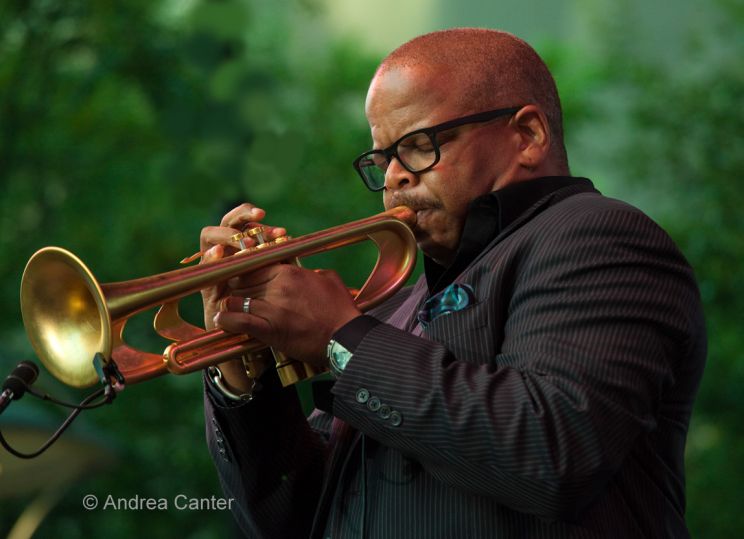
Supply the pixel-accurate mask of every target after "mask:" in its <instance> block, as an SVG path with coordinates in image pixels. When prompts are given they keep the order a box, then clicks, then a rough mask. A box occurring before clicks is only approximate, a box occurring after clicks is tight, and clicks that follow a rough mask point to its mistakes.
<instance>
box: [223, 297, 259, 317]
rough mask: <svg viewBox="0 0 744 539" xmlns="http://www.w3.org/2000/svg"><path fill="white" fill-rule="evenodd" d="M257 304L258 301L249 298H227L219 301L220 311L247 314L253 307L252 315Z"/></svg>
mask: <svg viewBox="0 0 744 539" xmlns="http://www.w3.org/2000/svg"><path fill="white" fill-rule="evenodd" d="M257 303H258V299H257V298H252V297H251V296H228V297H226V298H222V301H220V311H221V312H233V313H244V314H249V313H250V312H251V307H253V309H254V311H253V314H256V313H255V308H256V305H257Z"/></svg>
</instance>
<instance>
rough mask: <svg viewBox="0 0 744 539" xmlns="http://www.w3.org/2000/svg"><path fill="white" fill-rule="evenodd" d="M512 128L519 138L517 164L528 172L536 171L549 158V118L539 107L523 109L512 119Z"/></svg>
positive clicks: (527, 106)
mask: <svg viewBox="0 0 744 539" xmlns="http://www.w3.org/2000/svg"><path fill="white" fill-rule="evenodd" d="M511 127H512V128H513V129H514V130H515V131H516V132H517V134H518V136H519V148H518V152H517V163H518V164H519V166H521V167H524V168H526V169H528V170H535V169H537V168H539V167H540V165H541V164H543V162H544V161H545V160H546V159H547V158H548V153H549V152H550V144H551V139H550V128H549V127H548V118H547V116H545V113H544V112H543V110H542V109H541V108H540V107H538V106H537V105H526V106H524V107H522V108H521V109H520V110H519V111H518V112H517V113H516V114H515V115H514V116H513V117H512V119H511Z"/></svg>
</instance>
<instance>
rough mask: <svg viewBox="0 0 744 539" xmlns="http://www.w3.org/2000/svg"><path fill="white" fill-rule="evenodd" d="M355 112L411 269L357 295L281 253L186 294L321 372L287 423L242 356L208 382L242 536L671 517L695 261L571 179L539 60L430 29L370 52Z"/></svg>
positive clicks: (700, 340)
mask: <svg viewBox="0 0 744 539" xmlns="http://www.w3.org/2000/svg"><path fill="white" fill-rule="evenodd" d="M366 115H367V118H368V120H369V124H370V128H371V133H372V141H373V149H372V150H370V151H368V152H365V153H364V154H362V155H361V156H360V157H359V158H358V159H357V160H356V161H355V162H354V166H355V168H356V170H357V172H358V173H359V175H360V176H361V178H362V179H363V181H364V183H365V185H366V186H367V187H368V188H369V189H370V190H372V191H382V196H383V201H384V203H385V207H386V208H391V207H394V206H398V205H406V206H408V207H410V208H412V209H413V210H414V211H415V212H416V216H417V223H416V225H415V229H414V233H415V235H416V240H417V242H418V245H419V247H420V248H421V250H422V251H423V252H424V255H425V268H424V269H425V272H424V275H422V277H421V278H420V279H419V281H418V282H417V283H416V284H415V285H413V286H412V287H409V288H406V289H404V290H402V291H401V292H399V293H398V294H397V295H395V296H394V297H393V298H392V299H390V300H388V301H387V302H386V303H385V304H383V305H382V306H381V307H379V308H377V309H375V310H373V311H371V312H369V313H367V314H362V313H361V312H359V310H358V309H357V308H356V306H355V304H354V302H353V300H352V299H351V297H350V295H349V293H348V291H347V289H346V287H345V286H344V285H343V283H342V282H341V281H340V279H339V278H338V277H337V276H336V274H335V273H333V272H313V271H308V270H304V269H300V268H298V267H295V266H292V265H276V266H271V267H267V268H264V269H261V270H258V271H256V272H253V273H251V274H249V275H246V276H243V277H240V278H236V279H233V280H231V281H229V282H228V283H225V284H223V285H221V286H220V287H217V288H214V289H210V290H205V291H204V292H203V297H204V306H205V309H204V310H205V317H206V322H207V325H208V326H209V327H212V326H217V327H220V328H222V329H225V330H228V331H231V332H236V333H248V334H250V335H252V336H253V337H255V338H256V339H258V340H260V341H262V342H264V343H266V344H267V345H270V346H271V347H273V348H274V349H275V350H277V351H280V352H282V353H284V354H287V355H289V356H291V357H293V358H296V359H298V360H301V361H303V362H306V363H309V364H312V365H315V366H318V367H320V368H323V369H325V368H328V367H330V369H331V372H332V374H333V375H334V377H335V378H336V381H335V384H334V385H333V388H332V390H331V394H332V397H333V398H332V401H330V402H324V403H320V402H318V403H317V404H318V405H319V407H320V408H324V410H320V409H318V410H316V411H315V412H313V414H312V415H311V416H310V417H309V418H307V419H306V418H305V417H304V416H303V414H302V412H301V409H300V405H299V402H298V399H297V396H296V393H295V391H294V390H293V389H291V388H290V389H282V388H281V386H280V384H279V383H278V382H277V380H276V375H275V373H274V372H273V371H267V372H266V373H264V374H263V375H262V376H261V377H260V379H259V385H260V386H261V387H260V389H259V390H258V391H256V390H255V389H256V388H255V387H254V386H255V384H254V381H253V380H251V378H249V377H248V376H247V375H246V372H245V366H244V365H243V364H242V362H240V361H233V362H228V363H224V364H222V365H220V371H219V377H215V378H213V377H212V376H209V377H207V389H206V398H205V406H206V417H207V436H208V443H209V447H210V450H211V453H212V455H213V458H214V461H215V463H216V466H217V470H218V472H219V475H220V479H221V482H222V485H223V488H224V490H225V493H226V495H227V496H228V497H230V498H234V499H235V500H236V503H235V504H234V505H233V509H234V511H233V512H234V515H235V518H236V519H237V522H238V524H239V526H240V528H241V529H242V530H243V532H244V533H245V534H246V535H247V536H249V537H269V538H278V537H282V538H284V537H311V536H312V537H342V538H346V537H368V538H376V537H379V538H386V539H389V538H407V537H426V538H435V537H441V538H452V537H468V538H493V537H530V538H540V537H551V538H552V537H603V538H606V537H622V538H627V537H684V536H687V535H688V532H687V529H686V525H685V521H684V510H685V498H684V466H683V453H684V445H685V437H686V432H687V426H688V424H689V419H690V414H691V410H692V404H693V400H694V396H695V393H696V391H697V387H698V383H699V380H700V377H701V374H702V370H703V365H704V358H705V334H704V323H703V317H702V311H701V307H700V299H699V293H698V290H697V286H696V284H695V280H694V276H693V274H692V271H691V269H690V268H689V266H688V264H687V263H686V261H685V260H684V258H683V256H682V255H681V254H680V253H679V251H678V250H677V248H676V247H675V246H674V244H673V243H672V241H671V240H670V239H669V237H668V236H667V235H666V234H665V233H664V232H663V231H662V230H661V229H659V228H658V226H656V225H655V224H654V223H653V222H652V221H651V220H650V219H648V218H647V217H646V216H645V215H643V214H642V213H641V212H640V211H639V210H637V209H635V208H633V207H631V206H629V205H627V204H624V203H622V202H619V201H616V200H611V199H608V198H605V197H603V196H602V195H601V194H599V192H597V191H596V190H595V189H594V187H593V186H592V184H591V182H590V181H589V180H587V179H584V178H574V177H571V176H570V175H569V174H570V173H569V167H568V160H567V157H566V152H565V149H564V144H563V133H562V119H561V109H560V102H559V99H558V94H557V91H556V88H555V84H554V81H553V79H552V76H551V75H550V73H549V71H548V69H547V67H546V66H545V65H544V63H543V62H542V60H541V59H540V58H539V57H538V55H537V54H536V53H535V52H534V51H533V50H532V49H531V48H530V47H529V46H528V45H527V44H526V43H524V42H523V41H521V40H519V39H517V38H515V37H514V36H511V35H509V34H506V33H502V32H497V31H492V30H481V29H455V30H446V31H442V32H435V33H432V34H427V35H424V36H421V37H419V38H416V39H414V40H412V41H410V42H408V43H406V44H404V45H403V46H401V47H400V48H398V49H396V50H395V51H393V52H392V53H391V54H390V55H389V56H388V57H387V58H385V60H384V61H383V62H382V64H381V65H380V67H379V68H378V70H377V71H376V73H375V75H374V77H373V79H372V82H371V84H370V88H369V92H368V94H367V101H366ZM263 218H264V212H263V210H260V209H258V208H256V207H254V206H252V205H250V204H244V205H242V206H240V207H238V208H236V209H235V210H233V211H231V212H230V213H228V214H227V215H226V216H225V217H224V218H223V220H222V222H221V223H220V226H219V227H207V228H205V229H204V230H203V232H202V235H201V248H202V251H203V252H204V253H205V256H204V260H207V261H208V260H214V259H216V258H220V257H222V256H224V255H226V254H230V253H232V252H234V250H235V247H236V244H235V243H234V241H233V240H232V239H231V238H232V236H233V235H234V234H235V233H236V232H237V231H239V230H240V229H242V228H243V227H244V226H245V225H247V224H248V223H256V222H260V221H261V220H262V219H263ZM282 233H283V230H282V229H278V228H271V227H269V228H268V229H267V235H268V236H269V237H276V236H278V235H281V234H282ZM246 241H249V242H250V240H246ZM215 382H217V383H215Z"/></svg>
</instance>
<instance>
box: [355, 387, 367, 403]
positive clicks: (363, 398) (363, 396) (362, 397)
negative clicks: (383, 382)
mask: <svg viewBox="0 0 744 539" xmlns="http://www.w3.org/2000/svg"><path fill="white" fill-rule="evenodd" d="M356 400H357V402H358V403H360V404H364V403H365V402H367V401H368V400H369V391H367V390H366V389H364V388H362V389H360V390H359V391H357V392H356Z"/></svg>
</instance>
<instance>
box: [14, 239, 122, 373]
mask: <svg viewBox="0 0 744 539" xmlns="http://www.w3.org/2000/svg"><path fill="white" fill-rule="evenodd" d="M21 313H22V315H23V323H24V325H25V327H26V332H27V334H28V337H29V340H30V341H31V345H32V346H33V348H34V350H36V352H37V354H38V355H39V357H41V358H44V365H45V367H46V368H47V369H48V370H49V372H50V373H51V374H52V375H53V376H54V377H55V378H57V379H58V380H59V381H61V382H62V383H64V384H66V385H69V386H72V387H88V386H90V385H93V384H94V383H95V382H96V381H97V380H98V374H97V373H96V370H95V368H94V367H93V356H94V355H95V353H96V352H101V353H102V354H103V355H104V357H107V358H109V357H111V346H112V344H111V318H110V316H109V311H108V307H107V305H106V301H105V299H104V296H103V292H102V291H101V287H100V286H99V284H98V282H97V281H96V279H95V278H94V277H93V274H92V273H91V271H90V270H89V269H88V268H87V267H86V266H85V264H83V262H82V261H81V260H80V259H79V258H78V257H77V256H75V255H74V254H72V253H70V252H69V251H66V250H65V249H61V248H59V247H45V248H44V249H41V250H40V251H37V252H36V253H35V254H34V255H33V256H32V257H31V259H30V260H29V261H28V263H27V264H26V269H25V271H24V274H23V281H22V283H21Z"/></svg>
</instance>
